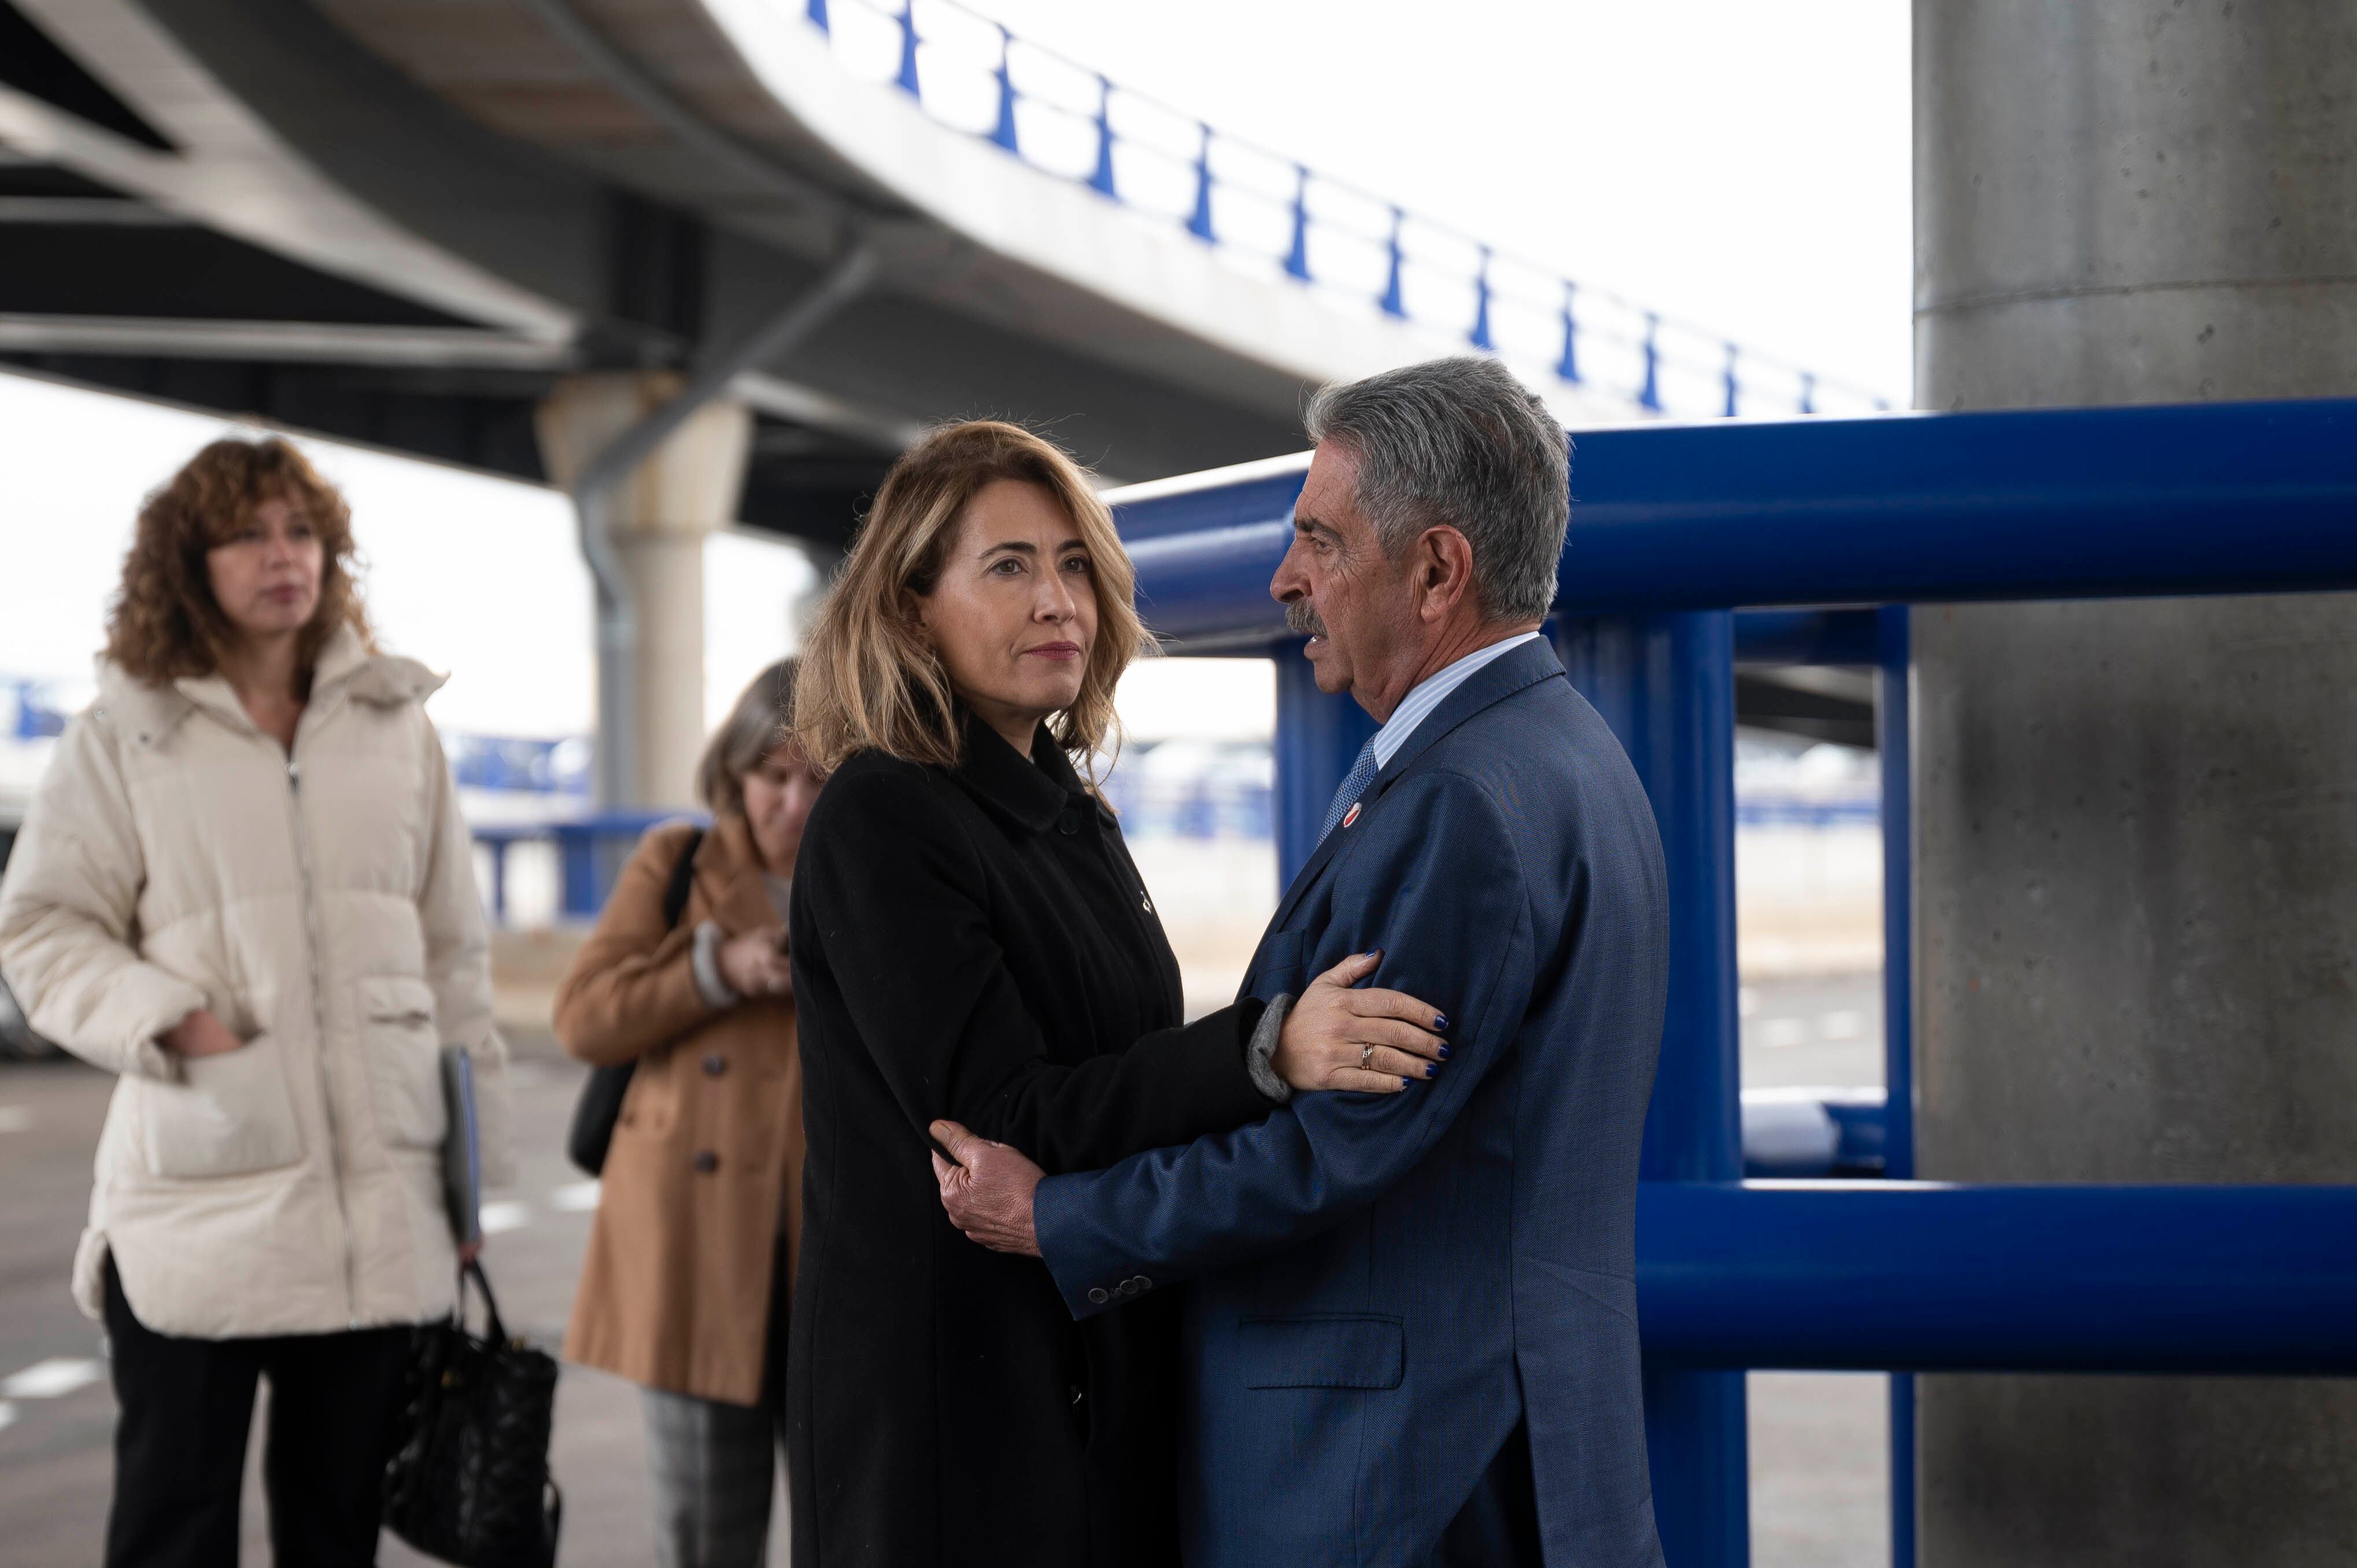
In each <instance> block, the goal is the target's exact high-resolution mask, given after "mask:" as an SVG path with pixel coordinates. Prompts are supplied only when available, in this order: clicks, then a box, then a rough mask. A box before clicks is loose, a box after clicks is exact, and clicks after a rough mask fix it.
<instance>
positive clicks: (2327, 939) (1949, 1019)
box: [1914, 0, 2357, 1568]
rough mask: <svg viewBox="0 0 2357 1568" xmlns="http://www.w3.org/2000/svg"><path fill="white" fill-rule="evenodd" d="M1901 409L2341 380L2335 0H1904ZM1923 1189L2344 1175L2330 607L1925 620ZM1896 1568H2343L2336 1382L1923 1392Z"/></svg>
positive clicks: (2342, 30) (2348, 1524) (2343, 812)
mask: <svg viewBox="0 0 2357 1568" xmlns="http://www.w3.org/2000/svg"><path fill="white" fill-rule="evenodd" d="M1914 19H1915V169H1916V173H1915V213H1916V217H1915V222H1916V306H1917V308H1916V328H1915V344H1916V376H1917V382H1916V393H1917V402H1918V403H1919V405H1920V406H1922V407H1927V408H1939V409H1959V408H1995V407H2026V406H2055V405H2066V404H2089V403H2153V402H2191V401H2201V400H2211V399H2243V398H2278V397H2298V396H2309V395H2324V394H2332V395H2341V396H2346V395H2349V394H2351V393H2353V392H2357V90H2352V83H2357V6H2352V5H2351V4H2349V0H2263V3H2245V4H2239V5H2236V4H2226V3H2224V0H2202V3H2201V4H2198V5H2196V4H2189V3H2187V0H2091V3H2078V4H2073V3H2066V0H1915V7H1914ZM1914 639H1915V679H1916V697H1917V708H1916V714H1917V720H1916V722H1917V731H1916V746H1917V748H1918V749H1917V757H1918V762H1917V778H1916V787H1917V791H1918V793H1917V799H1916V809H1917V812H1918V817H1917V822H1918V824H1919V825H1918V829H1917V845H1916V850H1917V862H1916V866H1917V869H1916V878H1917V881H1916V886H1917V888H1918V894H1917V918H1918V932H1919V939H1918V940H1919V948H1918V962H1919V968H1918V970H1917V975H1918V991H1917V1002H1916V1007H1917V1027H1918V1035H1917V1042H1918V1044H1917V1051H1918V1057H1917V1082H1918V1085H1919V1094H1920V1116H1921V1121H1920V1123H1919V1133H1918V1137H1919V1144H1918V1150H1919V1157H1918V1162H1917V1165H1918V1169H1919V1171H1920V1172H1921V1175H1922V1176H1925V1177H1927V1178H1932V1179H1957V1180H1972V1181H2267V1182H2297V1181H2341V1182H2346V1181H2357V789H2352V780H2357V699H2352V695H2351V693H2352V692H2357V604H2352V600H2351V599H2349V598H2347V597H2345V596H2300V597H2284V598H2266V599H2254V598H2242V599H2219V600H2169V601H2146V602H2127V603H2116V604H2104V605H2025V606H1988V607H1953V608H1946V607H1943V608H1925V609H1921V610H1919V611H1917V612H1916V615H1915V617H1914ZM1921 1444H1922V1446H1921V1482H1922V1489H1921V1562H1922V1563H1924V1564H1926V1568H1984V1565H1986V1564H1990V1563H2006V1564H2008V1565H2009V1568H2040V1565H2044V1564H2065V1563H2068V1564H2072V1565H2078V1564H2121V1565H2123V1568H2126V1565H2130V1564H2133V1565H2134V1568H2174V1565H2179V1564H2182V1565H2184V1568H2197V1565H2198V1568H2210V1565H2212V1564H2219V1563H2255V1564H2256V1563H2264V1564H2269V1565H2271V1568H2292V1565H2305V1564H2311V1563H2312V1564H2319V1565H2321V1564H2325V1563H2335V1564H2339V1563H2349V1562H2352V1561H2357V1383H2350V1382H2321V1381H2319V1382H2298V1381H2290V1380H2266V1381H2262V1380H2225V1379H2217V1380H2195V1379H2158V1378H2062V1377H2036V1378H2031V1377H1982V1378H1925V1379H1923V1380H1921Z"/></svg>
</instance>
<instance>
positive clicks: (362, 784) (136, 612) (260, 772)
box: [0, 439, 510, 1568]
mask: <svg viewBox="0 0 2357 1568" xmlns="http://www.w3.org/2000/svg"><path fill="white" fill-rule="evenodd" d="M352 563H353V543H352V534H351V526H350V515H349V513H348V511H347V510H346V508H345V505H344V502H343V499H342V498H340V497H339V496H338V495H337V494H336V492H335V490H334V489H332V488H331V487H330V486H328V484H327V483H326V482H325V481H323V480H322V479H321V478H319V476H318V475H317V473H315V472H313V470H312V468H311V466H310V465H309V464H308V463H307V462H306V461H304V459H303V457H302V456H301V455H300V454H299V453H297V452H296V449H295V448H294V447H293V446H289V445H287V444H286V443H285V442H284V441H280V440H274V439H273V440H264V441H242V440H225V441H216V442H214V443H213V444H212V445H210V446H207V447H206V448H205V449H204V450H203V451H201V452H199V453H198V454H197V456H195V457H194V458H192V459H191V460H190V461H189V462H188V465H187V467H183V468H182V469H181V470H180V471H179V473H178V474H176V475H175V476H173V478H171V479H170V480H169V481H168V482H167V484H166V485H165V486H164V487H163V488H162V489H158V490H157V491H156V493H155V494H154V495H152V496H150V497H149V498H148V499H147V501H146V503H145V506H144V507H143V508H142V509H141V510H140V514H139V524H138V531H137V532H136V534H135V538H134V541H133V544H132V548H131V553H130V554H129V555H128V557H126V559H125V560H124V566H123V586H122V591H121V593H120V595H119V596H118V597H117V598H116V600H115V604H114V607H113V614H112V616H111V617H110V618H109V623H108V628H107V651H106V657H105V659H104V660H102V662H101V665H100V670H99V679H98V692H99V695H98V702H97V703H96V705H95V706H93V707H91V709H90V711H89V712H87V713H85V714H81V715H80V716H79V717H77V718H76V719H75V720H74V721H73V723H72V724H70V725H68V726H67V727H66V732H65V734H64V736H62V737H60V739H59V743H58V752H57V756H56V757H55V758H54V759H53V760H52V761H51V763H50V765H49V768H48V773H47V774H46V775H45V776H44V778H43V779H42V781H41V787H40V792H39V793H38V795H37V796H36V797H35V799H34V802H33V808H32V811H31V812H30V813H29V814H28V815H27V818H26V821H25V828H24V832H23V833H22V835H21V836H19V838H18V839H17V841H16V854H15V855H14V856H13V857H12V858H11V859H10V861H9V863H8V874H7V877H6V880H5V882H0V964H5V967H6V969H7V972H8V980H9V983H10V984H11V985H13V986H15V987H16V990H17V993H18V994H19V995H20V996H21V997H23V998H24V1001H25V1003H26V1007H27V1014H28V1015H29V1017H30V1019H31V1022H32V1024H33V1026H34V1027H35V1028H37V1029H38V1030H39V1031H40V1032H41V1033H42V1034H44V1035H47V1036H48V1037H50V1038H51V1039H54V1040H56V1041H58V1042H59V1044H61V1045H63V1046H64V1047H66V1048H67V1049H69V1050H70V1051H72V1052H73V1053H74V1054H75V1055H76V1056H79V1057H81V1058H83V1059H84V1060H86V1061H88V1062H91V1063H92V1064H93V1065H95V1066H97V1067H100V1068H103V1069H106V1070H108V1071H110V1072H113V1073H115V1074H116V1075H118V1080H117V1082H116V1085H115V1090H114V1097H113V1101H112V1102H111V1103H110V1104H109V1106H108V1108H107V1113H106V1128H105V1131H104V1132H102V1133H101V1134H100V1135H99V1144H98V1162H97V1165H98V1168H97V1184H96V1190H95V1191H94V1192H93V1193H92V1194H91V1206H90V1226H89V1229H88V1230H85V1231H84V1232H83V1234H82V1240H81V1250H80V1251H79V1252H78V1254H77V1255H76V1257H75V1260H74V1295H75V1298H76V1299H77V1300H78V1301H79V1302H80V1303H81V1307H82V1310H83V1311H85V1312H87V1313H89V1314H90V1315H91V1316H93V1317H102V1318H103V1319H104V1321H105V1324H106V1328H107V1336H108V1339H109V1342H110V1345H111V1347H112V1357H111V1369H112V1372H113V1380H114V1388H115V1397H116V1399H117V1402H119V1404H120V1406H121V1410H122V1415H121V1419H120V1420H119V1421H118V1423H116V1427H115V1440H114V1446H115V1480H114V1499H113V1508H112V1509H111V1511H110V1514H109V1517H108V1520H107V1540H106V1558H105V1560H106V1562H107V1563H109V1564H110V1565H117V1564H121V1565H129V1564H139V1565H140V1568H155V1565H157V1564H167V1565H169V1564H180V1563H233V1562H235V1561H236V1559H237V1549H238V1494H239V1487H240V1482H241V1481H242V1477H243V1472H244V1468H245V1445H246V1434H247V1432H248V1429H249V1428H250V1426H251V1425H252V1419H253V1398H254V1388H255V1383H256V1380H257V1379H260V1378H264V1377H266V1378H268V1379H269V1380H270V1383H271V1399H270V1433H269V1444H268V1452H267V1457H266V1459H265V1461H264V1477H265V1480H266V1483H267V1490H268V1493H269V1497H270V1532H271V1543H272V1546H273V1548H274V1556H275V1558H276V1560H277V1561H279V1562H281V1563H306V1564H319V1565H324V1568H337V1565H342V1564H350V1565H353V1568H358V1565H360V1564H365V1563H373V1562H374V1561H375V1560H376V1546H377V1519H378V1513H379V1509H380V1506H381V1502H380V1498H381V1494H382V1485H383V1474H384V1464H385V1459H386V1457H387V1454H386V1448H387V1438H388V1436H389V1435H390V1434H391V1432H392V1430H393V1428H392V1417H393V1413H394V1408H395V1406H396V1404H397V1402H398V1398H399V1393H400V1385H401V1377H402V1373H403V1371H404V1367H405V1364H406V1361H407V1357H408V1348H409V1339H410V1329H411V1326H413V1325H415V1324H418V1323H422V1322H424V1321H425V1320H427V1319H429V1318H434V1317H437V1316H442V1315H444V1314H446V1313H447V1312H448V1311H449V1310H450V1306H451V1301H452V1294H453V1280H454V1277H455V1275H456V1273H457V1259H456V1256H455V1248H454V1245H453V1240H452V1237H451V1233H450V1224H449V1220H448V1219H447V1217H446V1214H445V1210H444V1208H443V1201H442V1160H441V1153H440V1151H441V1145H442V1142H443V1137H444V1134H445V1132H446V1129H447V1116H446V1112H445V1111H444V1107H443V1101H442V1090H441V1080H440V1067H439V1057H440V1053H441V1047H443V1046H444V1045H446V1044H458V1045H464V1046H466V1047H468V1048H469V1050H471V1051H472V1052H473V1055H474V1060H475V1073H476V1084H477V1091H478V1094H479V1109H480V1112H481V1116H482V1120H481V1128H482V1155H483V1166H484V1177H485V1180H486V1181H487V1182H490V1183H492V1184H498V1183H500V1182H504V1181H506V1180H508V1179H510V1176H509V1172H510V1162H509V1159H508V1149H507V1122H508V1117H507V1079H506V1073H505V1070H504V1068H505V1060H506V1058H505V1053H504V1051H503V1049H502V1047H500V1037H499V1035H498V1033H497V1032H496V1031H495V1030H494V1029H493V1028H492V1026H491V976H490V957H489V948H488V944H487V942H486V939H485V937H484V932H483V916H482V908H481V906H480V905H479V903H478V902H477V900H476V894H475V877H474V856H473V852H472V849H471V847H470V846H469V844H468V837H467V828H466V824H465V822H462V821H461V820H460V818H459V815H458V806H457V791H456V789H454V788H453V787H452V784H451V780H450V770H449V768H448V767H447V765H446V764H445V763H444V761H443V757H442V748H441V746H440V744H439V743H438V742H437V741H436V738H435V735H434V726H433V724H432V723H431V722H430V721H429V720H428V719H427V717H426V715H425V699H426V697H427V696H429V695H430V694H432V693H433V692H434V690H435V688H436V687H437V686H439V685H440V684H441V683H442V682H441V681H440V679H439V678H437V677H436V676H435V675H433V674H432V673H430V672H429V671H426V670H425V667H424V666H422V665H420V664H417V663H415V662H414V661H412V660H406V659H397V658H393V657H391V656H388V655H385V654H382V653H379V652H377V651H376V650H374V648H373V647H371V642H370V638H369V630H368V620H367V618H366V616H365V615H364V614H363V613H362V611H361V601H360V596H359V590H358V586H357V585H356V584H355V582H354V580H353V575H352Z"/></svg>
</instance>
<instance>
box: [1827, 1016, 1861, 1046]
mask: <svg viewBox="0 0 2357 1568" xmlns="http://www.w3.org/2000/svg"><path fill="white" fill-rule="evenodd" d="M1817 1027H1818V1028H1819V1029H1820V1030H1822V1031H1823V1032H1824V1036H1825V1038H1826V1039H1828V1040H1855V1039H1857V1037H1858V1036H1860V1035H1862V1034H1864V1033H1865V1032H1866V1020H1865V1019H1863V1018H1861V1017H1859V1016H1858V1015H1857V1014H1855V1013H1828V1014H1826V1015H1824V1017H1822V1018H1820V1019H1818V1020H1817Z"/></svg>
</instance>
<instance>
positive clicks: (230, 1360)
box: [106, 1260, 410, 1568]
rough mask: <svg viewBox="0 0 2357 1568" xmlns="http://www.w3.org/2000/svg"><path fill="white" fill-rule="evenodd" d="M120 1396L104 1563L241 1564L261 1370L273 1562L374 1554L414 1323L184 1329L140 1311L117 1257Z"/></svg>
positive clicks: (354, 1562)
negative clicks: (192, 1333)
mask: <svg viewBox="0 0 2357 1568" xmlns="http://www.w3.org/2000/svg"><path fill="white" fill-rule="evenodd" d="M106 1334H107V1339H108V1342H109V1344H110V1345H111V1347H112V1348H113V1370H114V1397H115V1402H116V1403H117V1404H118V1405H119V1406H121V1408H122V1416H121V1419H120V1420H119V1421H118V1422H117V1423H115V1428H114V1503H113V1509H111V1510H110V1511H109V1513H108V1515H107V1520H106V1564H107V1568H236V1564H237V1526H238V1502H239V1492H240V1490H241V1488H242V1483H243V1480H244V1475H245V1439H246V1434H247V1433H248V1432H249V1431H250V1430H251V1429H252V1427H253V1390H254V1380H256V1379H257V1378H262V1377H267V1378H268V1379H269V1380H270V1427H269V1435H268V1437H267V1439H266V1443H265V1446H264V1450H263V1480H264V1488H265V1490H266V1492H267V1494H268V1497H269V1499H270V1542H271V1549H272V1557H273V1559H274V1561H276V1562H278V1563H286V1564H289V1565H290V1568H291V1565H292V1564H296V1563H300V1564H303V1565H304V1568H367V1565H368V1564H371V1563H374V1562H375V1561H376V1541H377V1526H378V1521H379V1520H380V1519H381V1517H382V1514H383V1509H384V1505H383V1487H384V1466H385V1461H386V1460H387V1459H388V1458H390V1457H391V1456H392V1452H393V1436H394V1417H395V1416H396V1415H397V1413H398V1412H399V1407H400V1400H401V1380H402V1374H403V1371H404V1369H405V1368H406V1366H407V1365H408V1360H409V1339H410V1331H409V1330H408V1329H406V1328H364V1329H358V1330H355V1331H353V1332H351V1333H349V1334H299V1335H288V1336H285V1337H280V1338H273V1339H181V1338H176V1337H172V1336H170V1335H165V1334H157V1333H156V1332H154V1331H153V1330H151V1329H149V1328H146V1327H145V1326H142V1325H141V1324H140V1322H139V1320H138V1319H137V1318H135V1317H134V1316H132V1315H131V1305H130V1303H128V1302H126V1301H125V1300H124V1297H123V1286H122V1283H121V1282H120V1281H118V1280H117V1279H116V1278H115V1274H114V1264H113V1262H112V1261H111V1260H110V1261H109V1262H108V1263H107V1266H106Z"/></svg>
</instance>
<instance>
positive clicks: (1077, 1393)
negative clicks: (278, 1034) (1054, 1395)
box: [1065, 1383, 1089, 1404]
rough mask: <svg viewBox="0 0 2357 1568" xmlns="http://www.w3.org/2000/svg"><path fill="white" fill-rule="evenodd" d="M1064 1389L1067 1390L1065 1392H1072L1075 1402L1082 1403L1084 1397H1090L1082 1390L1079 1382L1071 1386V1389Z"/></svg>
mask: <svg viewBox="0 0 2357 1568" xmlns="http://www.w3.org/2000/svg"><path fill="white" fill-rule="evenodd" d="M1065 1392H1067V1393H1069V1394H1071V1396H1072V1402H1073V1403H1074V1404H1078V1403H1080V1402H1082V1400H1084V1399H1086V1398H1088V1397H1089V1396H1088V1395H1087V1394H1085V1393H1083V1392H1082V1391H1081V1386H1080V1385H1079V1384H1078V1383H1075V1384H1073V1385H1072V1386H1071V1388H1069V1389H1067V1390H1065Z"/></svg>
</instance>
